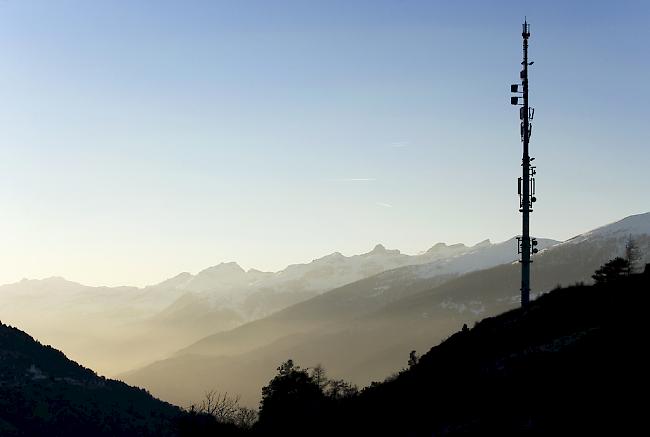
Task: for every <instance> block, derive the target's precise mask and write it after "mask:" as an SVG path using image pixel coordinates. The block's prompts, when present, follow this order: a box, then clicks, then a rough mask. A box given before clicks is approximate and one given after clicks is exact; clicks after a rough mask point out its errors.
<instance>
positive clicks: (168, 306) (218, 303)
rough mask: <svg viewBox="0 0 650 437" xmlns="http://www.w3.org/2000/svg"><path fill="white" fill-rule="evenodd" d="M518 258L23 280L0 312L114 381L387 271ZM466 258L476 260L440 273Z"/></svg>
mask: <svg viewBox="0 0 650 437" xmlns="http://www.w3.org/2000/svg"><path fill="white" fill-rule="evenodd" d="M543 244H553V242H552V241H550V240H549V242H548V243H547V242H546V241H543ZM513 250H514V242H513V241H510V242H506V243H501V244H491V243H490V242H489V241H487V240H486V241H484V242H482V243H479V244H477V245H475V246H471V247H468V246H465V245H463V244H454V245H446V244H444V243H438V244H436V245H434V246H433V247H432V248H430V249H429V250H427V251H426V252H424V253H422V254H419V255H413V256H411V255H406V254H403V253H401V252H400V251H398V250H389V249H386V248H385V247H384V246H382V245H377V246H375V248H374V249H373V250H371V251H370V252H368V253H364V254H361V255H354V256H344V255H342V254H340V253H338V252H335V253H333V254H330V255H327V256H324V257H322V258H318V259H315V260H313V261H311V262H309V263H306V264H295V265H290V266H288V267H287V268H285V269H284V270H281V271H279V272H275V273H271V272H261V271H258V270H254V269H251V270H248V271H245V270H244V269H242V268H241V267H240V266H239V265H238V264H236V263H234V262H230V263H222V264H219V265H216V266H213V267H210V268H207V269H205V270H203V271H201V272H199V273H197V274H196V275H193V274H190V273H181V274H179V275H177V276H175V277H173V278H170V279H168V280H166V281H163V282H161V283H159V284H156V285H152V286H148V287H145V288H143V289H140V288H136V287H87V286H84V285H81V284H78V283H74V282H70V281H66V280H65V279H63V278H49V279H44V280H23V281H21V282H19V283H16V284H9V285H5V286H2V287H0V314H2V315H3V317H4V318H5V320H6V321H7V322H10V323H14V324H19V325H20V326H21V327H24V328H25V329H27V330H28V331H29V332H31V333H32V334H33V335H35V336H36V337H38V338H39V339H42V340H43V341H45V342H49V343H52V344H57V345H60V346H61V347H62V348H64V350H65V351H66V353H67V354H69V355H70V356H72V357H73V358H74V359H76V360H78V361H81V362H83V363H84V364H87V365H90V366H92V367H93V368H95V369H97V370H98V371H101V372H104V373H107V374H113V375H115V374H117V373H119V372H121V371H124V370H128V369H133V368H134V367H138V366H141V365H144V364H147V363H149V362H151V361H152V360H154V359H158V358H163V357H165V356H169V355H170V354H172V353H173V352H175V351H176V350H178V349H180V348H182V347H184V346H187V345H188V344H190V343H193V342H194V341H197V340H199V339H201V338H202V337H204V336H206V335H210V334H213V333H215V332H219V331H225V330H228V329H232V328H234V327H237V326H240V325H242V324H244V323H246V322H249V321H252V320H256V319H259V318H263V317H265V316H267V315H269V314H272V313H274V312H276V311H279V310H282V309H283V308H286V307H289V306H291V305H293V304H296V303H298V302H302V301H305V300H307V299H309V298H312V297H315V296H318V295H320V294H322V293H324V292H326V291H329V290H332V289H335V288H337V287H340V286H343V285H345V284H348V283H352V282H355V281H358V280H361V279H364V278H368V277H370V276H373V275H375V274H377V273H380V272H384V271H386V270H390V269H394V268H398V267H402V266H407V265H434V266H438V267H436V270H434V271H432V272H430V273H429V276H440V275H444V274H449V273H454V274H456V273H459V272H464V271H469V270H472V269H476V268H484V267H487V266H493V265H497V264H500V263H502V262H508V261H511V260H512V259H513ZM465 255H467V256H468V258H467V259H468V260H474V261H471V262H468V263H465V264H463V263H459V262H454V263H452V265H451V267H449V266H444V265H442V264H444V263H445V262H447V261H449V260H451V259H454V258H458V257H463V256H465ZM463 259H465V258H463Z"/></svg>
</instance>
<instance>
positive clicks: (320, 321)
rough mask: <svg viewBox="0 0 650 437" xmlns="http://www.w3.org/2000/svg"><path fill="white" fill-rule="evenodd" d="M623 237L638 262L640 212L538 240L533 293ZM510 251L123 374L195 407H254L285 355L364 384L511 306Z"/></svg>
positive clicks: (431, 266) (377, 281)
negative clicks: (204, 401)
mask: <svg viewBox="0 0 650 437" xmlns="http://www.w3.org/2000/svg"><path fill="white" fill-rule="evenodd" d="M630 236H632V237H633V238H634V240H635V242H636V243H637V245H638V247H639V249H640V250H639V252H640V253H642V254H645V255H644V256H645V259H644V260H643V262H648V261H649V260H648V258H647V257H648V254H650V213H646V214H641V215H637V216H631V217H628V218H626V219H623V220H621V221H619V222H616V223H613V224H611V225H607V226H604V227H602V228H599V229H596V230H594V231H590V232H587V233H585V234H582V235H580V236H577V237H575V238H572V239H570V240H568V241H566V242H564V243H561V244H554V243H553V242H550V241H549V242H542V243H540V244H541V246H542V247H545V248H544V250H542V251H541V252H540V253H539V254H537V255H536V256H535V257H534V263H533V265H532V268H533V283H532V285H533V290H534V291H535V292H537V293H540V292H545V291H548V290H551V289H553V288H555V287H556V286H558V285H570V284H573V283H576V282H580V281H587V282H588V281H590V279H591V275H592V273H593V272H594V270H595V269H596V268H598V267H599V266H600V265H601V264H603V263H604V262H606V261H608V260H609V259H611V258H613V257H616V256H620V255H622V254H623V253H624V250H625V244H626V241H627V240H628V239H629V238H630ZM515 244H516V242H515V241H513V240H510V241H509V242H506V243H503V244H501V245H489V246H485V247H484V248H482V247H479V248H476V249H475V250H473V251H469V252H467V253H464V254H462V255H459V256H456V257H452V258H449V259H443V260H438V261H435V262H432V263H427V264H422V265H416V266H405V267H401V268H397V269H393V270H389V271H386V272H383V273H380V274H378V275H375V276H372V277H369V278H366V279H363V280H361V281H357V282H354V283H351V284H347V285H345V286H343V287H340V288H337V289H334V290H332V291H329V292H326V293H323V294H321V295H319V296H316V297H314V298H312V299H309V300H307V301H304V302H301V303H298V304H296V305H293V306H291V307H289V308H286V309H284V310H282V311H279V312H277V313H275V314H272V315H270V316H268V317H265V318H262V319H259V320H256V321H253V322H250V323H247V324H244V325H242V326H240V327H238V328H235V329H233V330H230V331H226V332H222V333H217V334H215V335H212V336H209V337H206V338H204V339H202V340H201V341H199V342H196V343H195V344H193V345H190V346H189V347H187V348H184V349H182V350H180V351H179V352H178V353H177V354H176V355H175V356H173V357H171V358H169V359H166V360H162V361H158V362H155V363H152V364H151V365H149V366H146V367H144V368H141V369H139V370H137V371H133V372H129V373H128V374H125V375H123V376H124V378H125V380H127V381H129V382H131V383H134V384H138V385H141V386H143V387H147V388H148V389H150V390H151V391H152V392H153V393H155V394H156V395H158V396H160V397H162V398H163V399H168V400H171V401H173V402H177V403H180V404H188V403H190V402H192V401H194V400H196V399H197V398H199V397H200V396H201V393H202V391H203V390H204V389H205V387H210V388H216V389H219V390H222V391H229V392H237V393H241V394H242V396H243V399H244V400H245V401H246V402H248V403H249V404H250V405H255V404H256V403H257V401H258V399H259V387H260V386H261V385H262V384H264V383H265V382H266V381H268V379H269V378H270V377H271V376H272V373H273V369H274V368H275V367H276V366H277V365H279V363H281V362H282V361H283V360H284V359H286V358H287V357H292V358H294V359H296V360H297V361H299V362H301V363H303V364H304V365H306V366H314V365H316V364H318V363H321V364H323V365H325V366H326V367H327V368H328V369H329V371H330V372H331V374H332V375H333V376H335V377H339V378H344V379H346V380H350V381H352V382H353V383H356V384H359V385H362V386H363V385H367V384H369V383H370V382H371V381H373V380H377V379H381V378H383V377H384V376H385V375H386V374H390V373H391V372H393V371H395V370H397V369H399V368H400V367H401V366H402V365H403V363H404V359H405V358H404V357H406V356H408V353H409V352H410V351H411V350H413V349H415V350H423V349H425V348H427V347H428V346H430V345H431V344H435V343H437V342H439V341H440V340H442V339H444V338H445V337H446V336H448V335H449V334H450V333H452V332H454V331H455V330H457V329H458V328H459V327H460V326H462V325H463V324H465V323H470V324H471V323H473V322H474V321H477V320H480V319H482V318H484V317H488V316H491V315H495V314H499V313H501V312H503V311H506V310H509V309H511V308H513V307H515V306H516V305H517V304H518V302H519V292H518V289H519V285H520V284H519V264H518V263H516V262H512V261H513V258H514V257H513V253H516V250H514V247H515V246H514V245H515ZM508 246H510V247H508ZM488 252H489V253H490V256H485V253H488ZM515 256H516V255H515ZM499 257H501V258H499ZM486 259H490V260H496V259H499V260H500V262H494V261H491V262H494V264H490V263H488V262H486V261H485V260H486ZM497 264H499V265H497ZM494 265H496V267H493V266H494ZM480 269H482V270H480ZM181 374H183V375H191V376H190V377H189V378H183V380H182V381H181V380H180V379H179V380H177V378H175V377H174V375H181Z"/></svg>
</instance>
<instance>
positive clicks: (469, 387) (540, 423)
mask: <svg viewBox="0 0 650 437" xmlns="http://www.w3.org/2000/svg"><path fill="white" fill-rule="evenodd" d="M648 291H650V272H649V271H648V268H646V273H645V274H643V275H632V276H629V277H623V278H618V279H616V280H614V281H612V282H610V283H606V284H600V285H595V286H582V285H577V286H573V287H569V288H566V289H556V290H554V291H552V292H550V293H548V294H545V295H543V296H541V297H539V298H538V299H537V300H535V301H533V302H532V304H531V305H530V307H528V308H526V309H521V308H520V309H515V310H511V311H508V312H506V313H503V314H501V315H499V316H496V317H492V318H487V319H484V320H482V321H480V322H478V323H477V324H476V325H475V326H474V327H473V328H472V329H466V328H465V329H463V330H461V331H460V332H457V333H456V334H453V335H452V336H451V337H450V338H448V339H447V340H445V341H444V342H442V343H441V344H440V345H439V346H436V347H434V348H432V349H431V350H430V351H429V352H428V353H426V354H425V355H424V356H422V357H421V358H420V359H419V361H417V362H411V363H410V364H411V366H410V368H409V369H407V370H404V371H402V372H400V373H399V374H398V375H396V376H395V377H392V378H389V380H387V381H386V382H383V383H375V384H373V385H372V386H370V387H369V388H367V389H365V390H363V391H362V392H361V393H360V394H359V395H352V396H348V397H345V398H343V399H332V398H329V397H327V396H323V397H320V398H318V397H317V396H314V395H313V394H312V395H310V396H309V397H308V399H309V402H303V404H304V405H305V406H304V407H301V406H300V403H296V402H291V400H292V396H293V397H299V396H303V397H306V395H305V394H304V393H303V394H297V395H291V394H289V395H287V394H285V396H276V397H277V398H281V399H284V400H283V402H285V403H286V404H287V405H291V406H292V411H291V414H285V415H284V417H285V420H283V421H278V420H277V419H274V418H273V417H270V416H269V415H265V414H264V408H266V406H265V405H264V404H263V408H262V411H261V414H260V423H258V432H259V434H260V435H400V436H420V435H422V436H424V435H427V436H430V435H436V436H438V435H601V434H602V433H603V432H605V433H610V435H625V434H627V433H629V432H631V431H634V430H635V429H640V428H636V426H637V425H640V424H641V421H642V419H643V415H642V414H640V411H639V410H640V408H641V407H640V406H641V401H639V400H637V399H635V396H638V395H642V393H641V390H640V388H639V384H640V382H641V380H642V378H643V375H644V373H645V371H646V369H645V368H644V365H643V364H642V363H645V360H642V356H643V355H644V352H645V351H644V350H643V349H644V345H645V344H646V335H645V334H646V332H647V329H645V321H644V316H645V312H646V308H647V303H648V300H649V299H648ZM405 358H406V357H405ZM276 385H277V386H280V384H276ZM303 385H304V384H303ZM635 392H636V394H635ZM288 393H291V390H289V391H288ZM287 398H288V400H287ZM271 407H272V408H273V409H274V411H283V408H282V405H272V406H271ZM303 410H304V411H303ZM265 417H268V419H266V421H265Z"/></svg>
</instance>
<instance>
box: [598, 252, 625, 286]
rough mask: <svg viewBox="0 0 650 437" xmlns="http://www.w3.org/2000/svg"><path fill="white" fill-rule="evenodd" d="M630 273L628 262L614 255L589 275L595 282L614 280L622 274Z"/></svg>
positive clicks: (602, 282) (604, 282) (603, 282)
mask: <svg viewBox="0 0 650 437" xmlns="http://www.w3.org/2000/svg"><path fill="white" fill-rule="evenodd" d="M629 274H630V262H629V261H628V260H627V259H624V258H621V257H616V258H614V259H613V260H611V261H608V262H607V263H605V264H604V265H603V266H602V267H601V268H599V269H598V270H596V272H595V273H594V274H593V275H592V276H591V277H592V278H593V279H594V281H596V284H606V283H609V282H615V281H617V280H619V279H621V278H622V277H623V276H626V275H629Z"/></svg>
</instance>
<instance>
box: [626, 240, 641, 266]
mask: <svg viewBox="0 0 650 437" xmlns="http://www.w3.org/2000/svg"><path fill="white" fill-rule="evenodd" d="M640 259H641V256H640V254H639V246H638V245H637V243H636V241H635V240H634V239H633V238H632V236H631V235H630V236H629V237H628V239H627V241H626V242H625V260H626V261H627V263H628V267H627V274H628V275H631V274H632V273H635V272H636V270H637V266H638V264H639V261H640Z"/></svg>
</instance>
